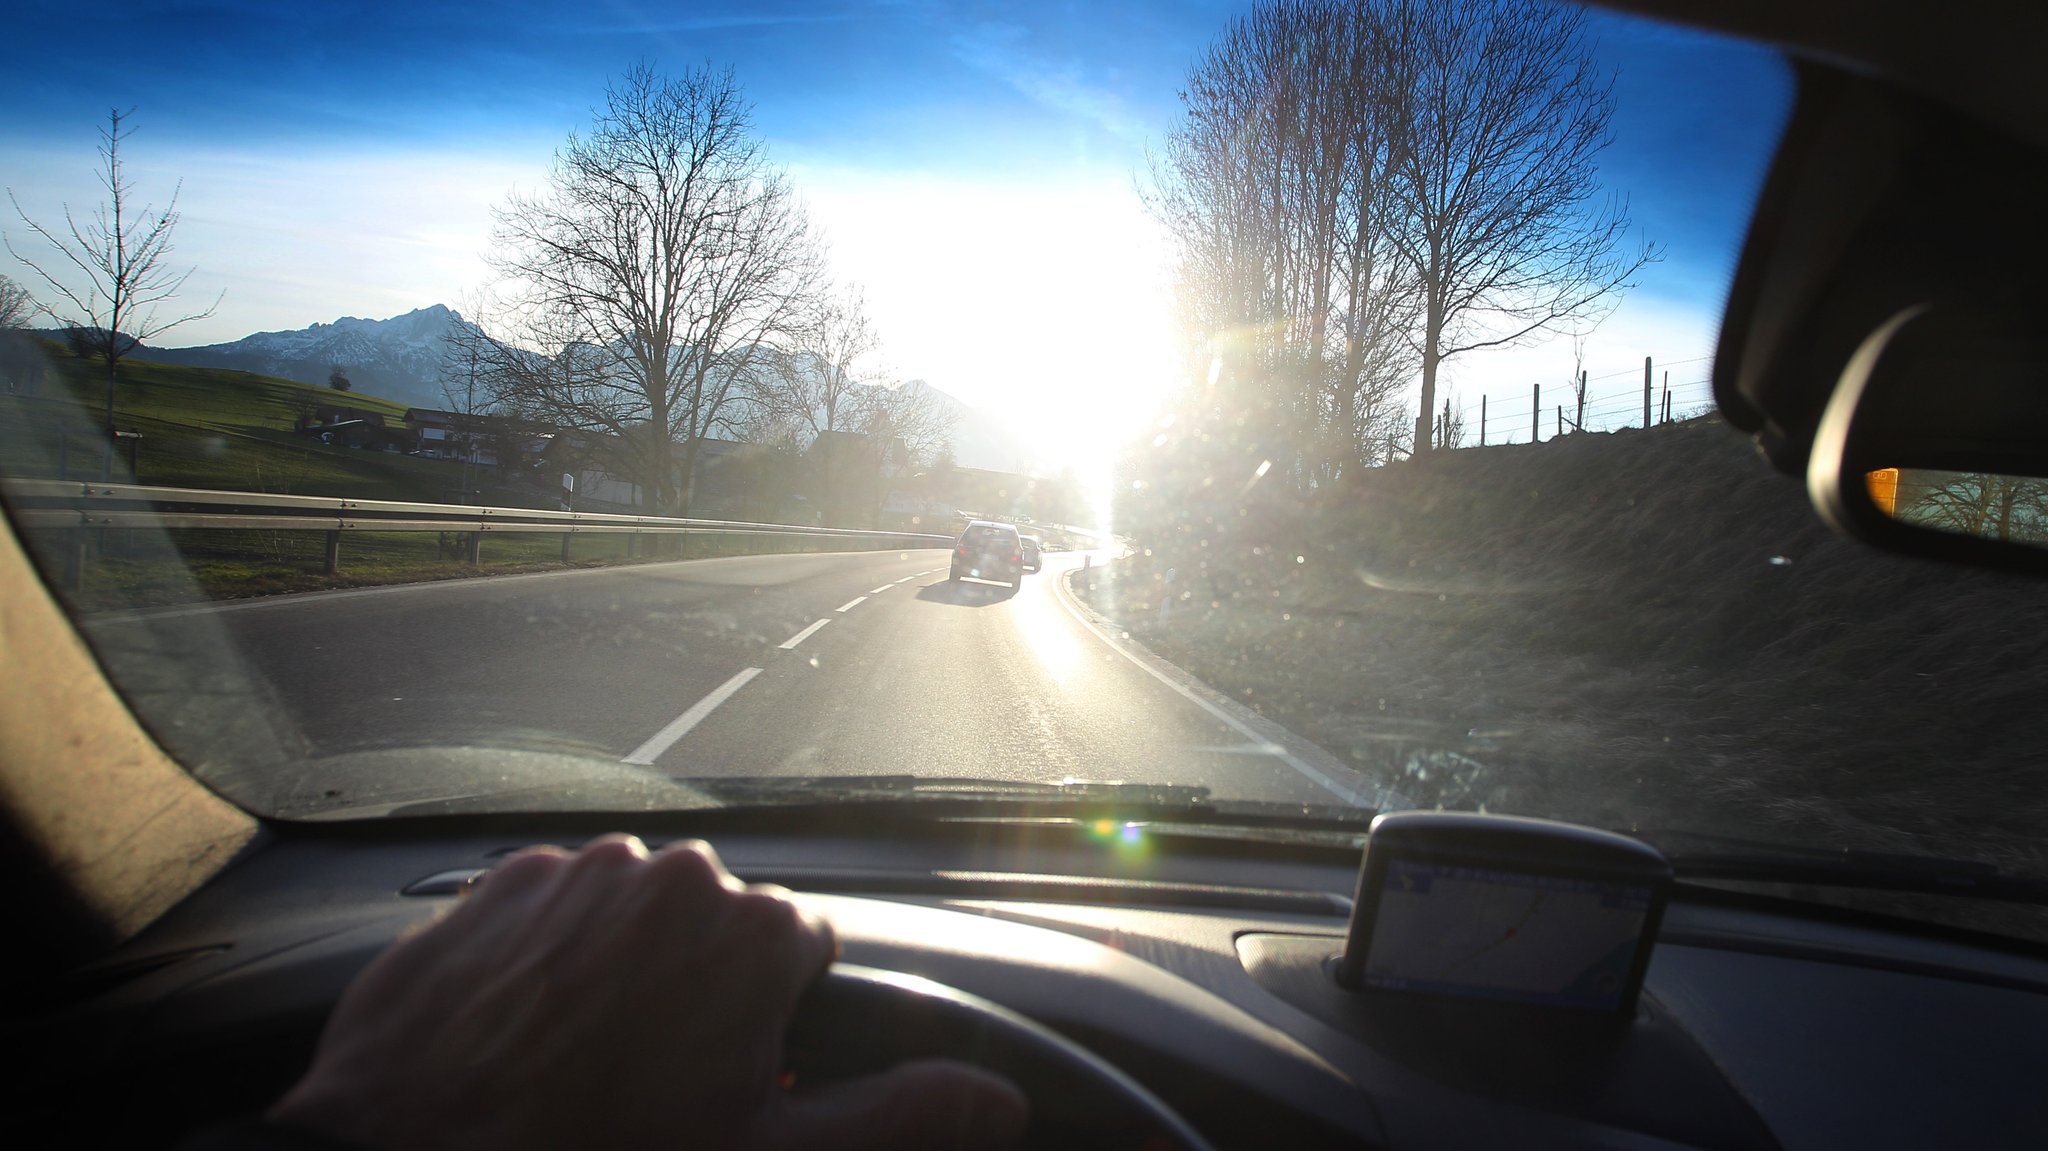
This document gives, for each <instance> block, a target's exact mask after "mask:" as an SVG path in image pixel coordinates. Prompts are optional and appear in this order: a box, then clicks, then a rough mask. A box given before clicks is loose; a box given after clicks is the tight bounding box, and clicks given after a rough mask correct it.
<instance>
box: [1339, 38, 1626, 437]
mask: <svg viewBox="0 0 2048 1151" xmlns="http://www.w3.org/2000/svg"><path fill="white" fill-rule="evenodd" d="M1380 7H1381V8H1382V9H1383V12H1384V14H1383V16H1382V20H1381V25H1382V35H1381V38H1380V40H1379V44H1380V68H1381V79H1380V80H1379V82H1378V84H1377V85H1376V87H1377V88H1378V89H1379V90H1380V91H1381V92H1382V93H1383V94H1384V95H1385V97H1386V98H1387V99H1388V100H1389V101H1391V102H1392V106H1393V109H1394V111H1393V114H1392V115H1391V117H1390V123H1391V124H1392V125H1393V130H1394V133H1395V135H1394V142H1393V143H1394V147H1393V156H1394V171H1395V174H1396V176H1397V179H1396V180H1395V182H1394V186H1395V187H1396V188H1397V189H1398V191H1399V195H1400V205H1401V210H1402V213H1403V215H1404V217H1405V219H1404V222H1403V226H1402V227H1401V228H1399V229H1398V230H1397V232H1396V234H1397V235H1398V236H1399V237H1400V241H1401V242H1400V251H1401V255H1402V258H1403V259H1404V261H1405V262H1406V263H1407V265H1408V266H1409V267H1410V268H1411V269H1412V270H1413V272H1414V274H1415V277H1416V279H1417V281H1418V283H1419V285H1420V287H1421V291H1422V317H1421V319H1422V326H1421V331H1420V333H1419V338H1418V340H1417V344H1418V349H1417V350H1418V351H1419V352H1420V354H1421V359H1422V395H1421V404H1420V411H1419V414H1418V415H1417V416H1416V420H1415V438H1416V451H1417V453H1418V454H1421V453H1425V452H1427V451H1428V450H1429V448H1430V432H1431V427H1430V425H1431V422H1432V421H1431V417H1432V415H1433V414H1434V412H1435V408H1436V384H1437V374H1438V371H1439V369H1440V368H1441V366H1442V364H1443V362H1444V361H1445V360H1447V359H1449V358H1451V357H1453V356H1456V355H1459V354H1460V353H1464V352H1470V351H1473V350H1476V349H1479V348H1489V347H1499V346H1503V345H1509V344H1514V343H1516V342H1518V341H1521V340H1524V339H1527V338H1529V337H1531V336H1534V335H1536V334H1537V333H1540V332H1544V331H1554V330H1557V329H1559V328H1560V327H1567V326H1570V327H1583V326H1584V325H1586V324H1587V323H1590V322H1595V321H1597V320H1598V319H1599V318H1601V317H1602V316H1604V315H1605V314H1606V312H1607V311H1608V310H1610V309H1611V308H1612V306H1613V302H1614V300H1615V298H1616V296H1617V294H1618V293H1619V292H1620V291H1621V290H1623V289H1625V288H1627V287H1629V286H1630V284H1629V279H1630V277H1631V276H1633V275H1634V274H1635V273H1636V271H1637V270H1639V269H1640V268H1641V267H1642V266H1643V265H1644V264H1645V263H1647V262H1649V261H1651V260H1654V259H1656V258H1657V252H1656V250H1655V248H1654V247H1653V246H1651V245H1648V244H1644V245H1642V246H1639V247H1636V248H1634V249H1624V247H1623V243H1622V241H1623V240H1624V238H1625V237H1626V234H1627V232H1628V229H1629V216H1628V210H1627V204H1626V203H1625V202H1622V201H1616V200H1613V199H1609V200H1608V201H1607V202H1606V203H1605V204H1602V205H1595V204H1594V203H1593V200H1594V197H1595V195H1596V193H1597V192H1598V190H1599V181H1598V177H1597V168H1596V161H1597V159H1598V157H1599V154H1600V152H1601V150H1602V149H1603V148H1605V147H1606V146H1607V143H1608V141H1609V133H1608V120H1609V117H1610V116H1611V115H1612V113H1613V109H1614V98H1613V81H1612V79H1611V78H1610V77H1607V76H1604V75H1602V74H1601V73H1600V71H1599V69H1598V67H1597V66H1596V64H1595V62H1594V58H1593V51H1592V45H1591V43H1590V41H1589V39H1588V36H1587V32H1586V14H1585V13H1584V12H1583V11H1582V10H1580V9H1578V8H1576V7H1572V6H1567V5H1563V4H1555V3H1550V2H1549V0H1386V2H1385V3H1383V4H1382V5H1380Z"/></svg>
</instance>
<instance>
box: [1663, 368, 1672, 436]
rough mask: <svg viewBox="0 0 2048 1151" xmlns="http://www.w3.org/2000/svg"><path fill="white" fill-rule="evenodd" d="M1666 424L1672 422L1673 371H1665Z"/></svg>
mask: <svg viewBox="0 0 2048 1151" xmlns="http://www.w3.org/2000/svg"><path fill="white" fill-rule="evenodd" d="M1664 422H1665V423H1667V424H1668V423H1670V422H1671V370H1670V369H1669V368H1667V369H1665V371H1664Z"/></svg>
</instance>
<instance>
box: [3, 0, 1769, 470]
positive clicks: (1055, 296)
mask: <svg viewBox="0 0 2048 1151" xmlns="http://www.w3.org/2000/svg"><path fill="white" fill-rule="evenodd" d="M1241 7H1242V6H1241V5H1235V4H1216V3H1205V4H1178V3H1159V2H1147V3H1138V4H1130V5H1122V4H1118V5H1112V4H1107V3H1103V4H1094V3H1082V4H1020V5H994V4H952V3H927V2H921V0H909V2H902V3H837V4H782V3H762V4H750V5H717V6H713V5H686V4H638V3H619V2H615V0H593V2H586V3H580V4H569V5H564V4H552V3H536V2H532V0H515V2H510V3H501V4H496V5H491V6H469V5H452V4H435V3H406V4H378V3H369V4H307V5H294V4H280V3H153V4H140V5H120V4H116V5H115V6H114V8H115V10H116V12H117V13H118V15H117V16H116V17H115V19H116V20H117V21H118V23H117V24H116V26H117V27H118V28H119V29H120V31H119V33H118V40H119V45H118V47H116V48H115V49H113V50H110V51H104V52H102V51H96V50H93V49H92V48H90V47H89V44H90V40H89V38H90V37H92V36H94V35H98V34H100V31H101V30H103V29H105V28H107V27H108V26H109V23H110V21H109V19H108V17H107V16H105V15H104V14H103V13H102V11H101V9H99V8H95V9H94V10H93V11H92V13H91V14H90V15H89V17H87V18H85V19H84V20H82V21H81V19H80V16H79V10H78V9H77V7H76V6H75V5H69V4H56V3H49V2H46V0H30V2H28V3H22V2H21V0H17V3H16V4H15V5H14V6H13V10H14V15H13V16H12V18H11V19H10V21H9V37H8V41H9V42H8V43H7V45H6V47H5V48H4V49H0V52H4V54H5V55H4V61H0V62H4V66H5V68H6V72H7V74H8V76H9V88H10V92H9V94H8V98H7V100H6V101H4V104H5V108H4V111H0V156H5V157H6V160H5V161H4V166H0V182H4V183H5V184H6V185H7V186H8V187H9V188H10V189H11V190H12V191H13V192H14V193H15V194H16V195H17V197H18V198H19V199H20V201H21V203H22V206H23V208H24V209H26V210H28V211H29V213H30V214H31V215H32V216H35V217H36V218H38V219H43V220H50V219H54V218H56V216H57V213H58V211H59V209H60V207H61V205H62V204H64V203H66V202H68V203H69V204H70V205H72V207H73V208H74V209H80V208H86V207H88V206H89V205H91V204H93V203H95V202H96V201H97V199H98V191H97V188H96V186H95V185H94V183H93V177H94V156H93V151H92V149H93V143H94V135H93V132H94V128H95V127H96V126H98V125H100V124H102V123H103V122H104V117H105V114H106V110H107V108H108V107H109V106H120V107H123V108H128V107H133V108H134V109H135V110H136V111H135V117H134V123H135V125H136V127H137V129H138V131H137V134H136V135H135V136H134V137H133V139H132V140H131V141H130V142H129V144H128V146H127V149H126V152H125V158H126V160H127V161H128V163H129V164H130V166H131V171H132V174H133V175H134V176H135V178H136V182H137V184H138V185H139V188H140V190H141V191H142V192H143V193H144V194H145V196H147V197H149V198H152V199H154V200H156V201H157V202H161V201H162V200H163V199H164V198H165V197H167V196H168V194H169V191H170V189H171V187H172V186H173V185H175V184H176V183H177V182H178V181H179V180H181V179H182V181H183V191H182V197H183V198H182V200H181V205H182V207H183V209H184V212H185V222H184V224H183V225H182V226H181V229H180V232H179V234H178V249H179V250H178V258H179V259H181V260H183V261H187V262H189V263H191V264H193V265H196V266H197V268H198V271H197V273H195V275H194V276H193V278H192V280H191V284H190V287H191V292H192V294H193V295H194V296H195V297H201V296H203V297H205V298H208V299H210V298H211V297H212V296H213V295H214V294H215V293H217V292H220V291H223V290H225V292H226V296H225V299H224V300H223V302H222V304H221V307H220V310H219V312H218V314H217V315H216V316H215V317H214V318H212V319H211V320H208V321H206V322H205V323H203V324H194V325H191V326H189V327H187V328H183V329H179V330H178V331H177V332H176V333H175V338H170V337H167V338H166V339H165V340H164V341H162V342H166V343H209V342H214V341H219V340H229V339H234V338H237V337H239V336H241V335H245V334H247V333H249V332H251V331H256V330H264V329H276V328H296V327H303V326H305V325H307V324H310V323H313V322H315V321H322V320H331V319H334V318H335V317H337V316H340V315H365V316H385V315H392V314H396V313H398V312H402V311H405V310H408V309H409V308H412V307H418V306H423V305H426V304H432V303H458V302H459V297H460V295H461V294H462V293H463V292H465V291H468V290H473V289H475V288H477V287H480V286H481V285H482V283H483V281H484V280H485V278H486V276H485V273H484V270H483V267H482V264H481V261H480V260H479V259H478V255H479V253H480V252H481V251H482V250H483V249H484V247H485V246H486V245H487V243H488V235H489V227H490V220H489V209H490V207H491V206H492V205H493V204H496V203H498V202H500V201H502V199H503V198H504V195H505V193H506V192H507V191H509V190H511V189H512V188H514V187H524V188H532V187H534V186H536V185H537V183H538V182H539V180H540V179H541V178H542V176H543V175H544V172H545V165H546V162H547V159H548V155H549V153H550V152H551V151H552V150H553V149H554V148H555V147H556V146H557V145H558V144H560V143H561V141H562V139H563V138H564V136H565V135H566V134H567V133H568V132H569V131H570V130H572V129H574V128H576V127H578V126H579V125H581V124H583V123H585V122H586V121H587V118H588V110H589V108H590V107H591V106H592V105H593V104H595V103H596V102H597V101H598V100H599V99H600V98H601V95H602V92H603V88H604V84H605V80H606V78H607V77H608V76H610V75H615V74H617V73H618V72H620V71H621V70H623V69H624V68H625V67H627V66H628V65H630V64H632V63H634V62H636V61H647V62H651V63H654V64H656V65H658V66H660V67H663V68H666V69H670V70H680V69H682V68H686V67H689V66H692V65H696V64H700V63H705V62H710V63H714V64H718V65H730V66H732V67H733V68H734V69H735V70H736V72H737V75H738V77H739V79H740V82H741V84H742V85H743V86H744V88H745V89H746V91H747V93H748V95H749V97H750V98H751V99H752V100H753V101H754V103H755V107H756V124H757V127H758V129H759V130H760V132H761V133H762V135H763V136H764V137H766V138H767V139H768V141H769V142H770V146H771V150H772V153H773V155H774V157H775V158H776V159H777V160H778V161H779V162H781V163H782V164H784V165H785V166H787V167H788V168H789V169H790V171H791V174H792V176H793V178H794V179H795V182H796V183H797V185H798V187H799V188H800V190H801V191H802V192H803V193H804V195H805V196H806V198H807V200H808V201H809V202H810V204H811V208H812V212H813V216H814V218H815V219H816V220H817V221H818V223H819V224H820V225H821V226H822V227H823V228H824V230H825V231H826V233H827V235H828V236H829V237H830V239H831V242H832V250H833V257H834V267H835V271H836V273H837V274H838V275H839V276H841V277H842V278H844V279H846V280H849V281H852V282H855V283H860V284H862V285H864V286H865V287H866V288H867V290H868V294H869V298H870V301H871V305H872V307H873V310H874V311H875V313H876V316H877V319H878V320H879V321H880V323H881V327H882V331H883V334H884V337H885V339H886V340H887V356H888V360H889V364H890V366H891V367H892V368H893V369H894V370H895V371H897V372H898V373H899V374H901V375H904V376H906V377H924V378H927V379H930V380H931V381H932V382H933V383H935V384H937V385H938V386H940V387H942V388H945V389H946V390H948V391H950V392H953V393H954V394H956V395H959V396H961V397H962V398H963V399H967V400H968V401H969V402H972V403H976V404H978V405H981V406H984V407H989V408H993V409H995V410H997V411H1001V412H1005V413H1008V414H1010V415H1012V416H1014V417H1015V419H1016V420H1017V421H1018V425H1019V426H1020V428H1022V429H1024V430H1025V431H1027V433H1033V434H1039V435H1042V436H1045V437H1053V436H1054V435H1055V431H1056V429H1059V428H1061V427H1062V426H1063V425H1065V424H1068V423H1070V421H1069V420H1067V418H1066V417H1067V414H1068V413H1070V412H1071V411H1072V410H1073V409H1074V408H1075V406H1076V405H1085V406H1086V410H1088V411H1090V412H1091V413H1093V414H1094V415H1095V416H1097V417H1098V418H1097V419H1096V420H1095V421H1093V423H1092V424H1091V428H1090V430H1089V431H1088V432H1087V433H1086V434H1083V435H1080V436H1078V437H1076V436H1074V435H1072V434H1064V435H1061V436H1060V437H1059V438H1061V440H1062V442H1063V443H1065V444H1066V445H1067V447H1068V448H1069V449H1071V450H1087V451H1096V450H1098V449H1099V448H1101V447H1102V446H1104V445H1106V444H1108V443H1111V442H1113V441H1115V440H1116V439H1119V438H1121V437H1122V436H1123V435H1125V434H1127V429H1128V427H1129V426H1130V425H1131V424H1132V423H1133V421H1138V420H1142V419H1144V418H1145V417H1146V416H1147V415H1148V414H1149V412H1150V409H1151V407H1152V405H1154V404H1155V403H1156V400H1157V395H1158V392H1159V390H1160V389H1161V388H1163V387H1164V385H1165V373H1167V372H1168V371H1170V369H1171V364H1167V363H1162V362H1161V361H1162V358H1163V357H1162V356H1161V355H1160V352H1161V346H1160V345H1161V344H1162V343H1163V342H1164V341H1165V340H1166V339H1167V335H1166V333H1165V331H1164V325H1165V324H1166V323H1167V310H1166V308H1167V304H1166V301H1165V299H1164V295H1165V290H1166V286H1167V279H1166V275H1165V268H1164V258H1165V251H1164V246H1163V244H1162V242H1161V241H1160V239H1159V237H1158V236H1157V234H1156V230H1155V229H1153V228H1152V226H1151V225H1150V223H1149V221H1148V219H1147V218H1146V216H1145V214H1144V211H1143V209H1142V206H1141V205H1140V204H1139V202H1138V199H1137V197H1136V194H1135V185H1136V179H1137V175H1138V173H1139V172H1140V171H1141V170H1142V168H1143V165H1144V161H1145V154H1146V149H1147V147H1148V145H1156V144H1157V143H1158V142H1159V141H1160V139H1161V138H1162V137H1163V135H1164V134H1165V133H1166V131H1168V130H1169V129H1170V127H1171V126H1172V124H1173V122H1174V119H1175V117H1176V116H1177V114H1178V112H1179V106H1178V101H1177V90H1178V87H1179V84H1180V82H1181V79H1182V77H1183V76H1184V75H1185V72H1186V69H1187V67H1188V65H1189V64H1190V63H1191V62H1192V61H1193V59H1194V58H1195V57H1196V56H1197V55H1198V54H1199V53H1200V51H1201V50H1202V48H1203V47H1204V46H1205V45H1206V44H1207V43H1209V42H1210V40H1212V39H1213V38H1214V37H1215V36H1216V35H1217V34H1218V33H1219V32H1220V31H1221V30H1222V28H1223V27H1224V25H1225V24H1226V22H1227V21H1228V20H1229V18H1230V17H1231V15H1232V14H1233V13H1234V12H1236V11H1238V10H1240V8H1241ZM1595 20H1596V28H1597V31H1598V34H1599V37H1600V51H1601V54H1602V57H1603V60H1604V61H1605V62H1606V63H1608V64H1609V65H1611V66H1613V67H1615V68H1617V69H1618V81H1617V114H1616V118H1615V123H1614V131H1615V143H1614V145H1613V147H1612V148H1611V149H1610V150H1609V151H1608V153H1607V155H1606V158H1605V160H1604V162H1603V178H1604V179H1605V180H1606V181H1607V182H1608V185H1609V187H1610V189H1611V190H1613V191H1615V192H1617V193H1621V194H1626V195H1627V196H1628V197H1629V202H1630V205H1631V209H1632V212H1633V215H1634V217H1635V219H1636V222H1637V224H1638V225H1639V227H1640V228H1641V231H1642V233H1643V234H1645V235H1647V236H1649V237H1650V238H1653V239H1655V240H1656V241H1658V242H1659V243H1661V244H1662V245H1663V246H1664V247H1665V249H1666V251H1667V253H1668V254H1667V257H1666V259H1665V261H1664V262H1663V263H1662V264H1659V265H1657V266H1655V267H1653V268H1651V269H1649V270H1648V271H1646V272H1645V274H1644V275H1643V277H1642V279H1641V286H1640V287H1639V288H1638V290H1637V291H1636V292H1635V293H1634V294H1633V295H1632V296H1631V297H1630V298H1629V299H1628V300H1627V302H1625V303H1624V304H1623V305H1622V307H1621V308H1620V309H1619V310H1618V311H1617V312H1616V313H1615V315H1614V316H1613V317H1611V318H1610V320H1609V321H1608V322H1607V324H1605V325H1603V327H1602V328H1601V329H1600V330H1599V331H1598V332H1596V333H1594V334H1593V336H1592V337H1591V338H1590V339H1589V340H1588V342H1587V356H1588V361H1589V367H1590V368H1592V369H1594V374H1595V375H1596V376H1597V375H1600V374H1603V373H1602V369H1605V368H1608V367H1610V366H1611V367H1612V368H1614V369H1617V370H1624V372H1625V370H1626V369H1628V368H1629V366H1630V365H1631V364H1633V365H1635V369H1634V370H1635V371H1636V372H1638V373H1639V371H1640V363H1641V358H1642V356H1644V355H1654V356H1656V357H1658V358H1659V360H1660V361H1665V362H1679V363H1682V364H1685V365H1687V366H1685V367H1682V368H1680V369H1678V370H1677V374H1674V376H1673V380H1674V383H1678V382H1682V381H1681V377H1683V379H1685V380H1690V379H1694V378H1699V377H1703V376H1704V374H1705V372H1704V366H1705V365H1704V361H1702V360H1701V359H1700V357H1702V356H1704V355H1705V354H1706V353H1707V352H1708V351H1710V349H1711V337H1712V330H1713V325H1714V322H1715V320H1716V319H1717V317H1718V309H1719V306H1720V302H1721V293H1722V292H1723V291H1724V289H1725V284H1726V281H1727V277H1728V275H1729V273H1730V270H1731V269H1732V266H1733V260H1734V255H1735V252H1736V249H1737V246H1738V244H1739V241H1740V237H1741V231H1742V228H1743V226H1744V224H1745V223H1746V221H1747V204H1748V202H1749V200H1750V199H1751V198H1752V197H1753V196H1754V193H1755V189H1756V187H1757V185H1758V183H1759V182H1760V180H1761V178H1762V174H1763V169H1764V165H1765V163H1766V161H1767V159H1768V155H1769V149H1770V146H1771V144H1772V142H1773V140H1774V138H1775V134H1776V131H1777V129H1778V127H1779V126H1780V123H1781V122H1782V119H1783V116H1784V113H1785V111H1786V108H1787V105H1788V102H1789V94H1790V89H1789V80H1788V78H1787V76H1786V73H1785V70H1784V67H1783V65H1782V64H1781V63H1779V62H1778V61H1776V60H1775V59H1774V58H1771V57H1769V56H1768V55H1766V54H1764V53H1761V52H1759V51H1757V50H1755V49H1752V48H1748V47H1746V46H1740V45H1730V44H1726V43H1722V42H1719V41H1713V40H1708V39H1705V38H1703V37H1700V36H1697V35H1695V34H1691V33H1685V32H1679V31H1675V30H1666V29H1662V28H1658V27H1655V26H1650V25H1645V24H1642V23H1639V22H1633V21H1627V20H1624V19H1621V18H1618V17H1614V16H1609V15H1598V16H1596V18H1595ZM0 229H4V230H5V232H6V233H7V235H8V237H9V238H10V240H12V241H13V242H14V243H15V244H16V246H17V247H22V248H23V249H24V250H25V251H26V250H27V248H26V245H25V242H24V241H25V235H24V229H23V228H22V227H21V225H20V223H19V221H18V220H17V219H15V218H14V217H13V216H12V213H11V212H8V213H7V215H6V216H5V218H0ZM9 264H11V261H8V260H6V259H5V257H4V255H0V271H5V272H7V273H8V274H11V275H14V276H15V277H16V278H17V279H20V280H22V281H23V282H24V283H28V284H30V285H31V286H32V287H33V286H34V285H33V279H32V276H31V275H30V274H28V273H26V270H25V269H22V268H20V267H19V266H6V265H9ZM1570 359H1571V352H1570V349H1569V345H1568V343H1567V342H1562V341H1560V342H1558V343H1554V344H1552V345H1549V346H1546V347H1542V348H1535V349H1522V350H1518V351H1516V352H1513V353H1502V354H1498V355H1493V356H1487V357H1477V358H1475V359H1473V360H1470V361H1467V362H1464V363H1456V362H1454V364H1453V366H1452V368H1451V374H1450V380H1451V384H1452V386H1453V388H1454V389H1455V390H1456V391H1457V393H1458V395H1459V398H1460V403H1464V402H1466V401H1468V400H1471V401H1472V402H1474V403H1476V400H1473V397H1474V396H1475V395H1476V394H1477V393H1480V392H1493V393H1495V394H1499V395H1506V394H1514V395H1516V396H1517V397H1518V398H1517V399H1516V400H1515V401H1513V402H1514V403H1526V395H1527V387H1528V383H1527V380H1532V379H1541V380H1545V381H1549V380H1557V381H1560V382H1561V381H1562V379H1563V378H1564V375H1565V374H1566V372H1567V371H1568V366H1569V363H1570ZM1560 364H1563V365H1564V366H1563V367H1560V366H1559V365H1560ZM1623 383H1624V384H1625V383H1626V381H1623ZM1496 402H1499V401H1496ZM1524 432H1525V435H1526V429H1524ZM1046 462H1047V463H1055V462H1060V461H1057V460H1048V461H1046Z"/></svg>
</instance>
